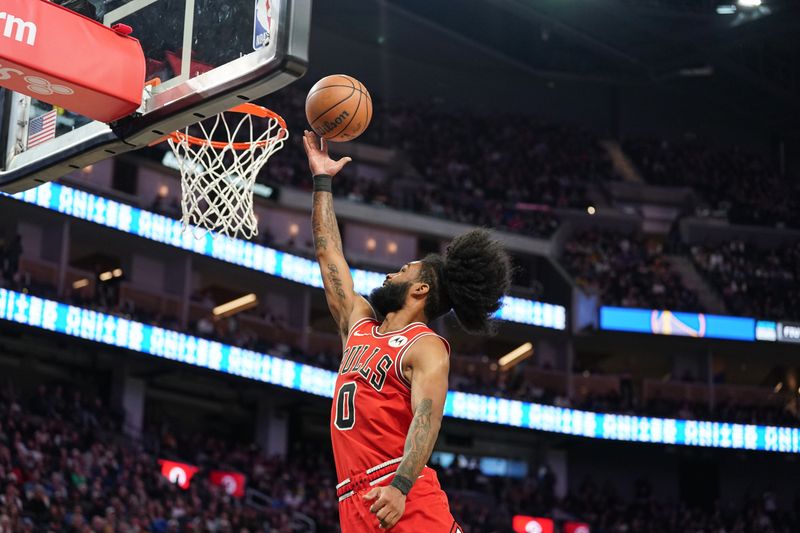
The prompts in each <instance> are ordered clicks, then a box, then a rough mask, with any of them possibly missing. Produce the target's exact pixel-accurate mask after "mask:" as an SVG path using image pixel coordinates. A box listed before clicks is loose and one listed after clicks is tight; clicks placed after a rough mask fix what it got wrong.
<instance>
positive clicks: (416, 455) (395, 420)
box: [303, 131, 510, 533]
mask: <svg viewBox="0 0 800 533" xmlns="http://www.w3.org/2000/svg"><path fill="white" fill-rule="evenodd" d="M303 144H304V146H305V150H306V154H307V155H308V163H309V167H310V169H311V174H312V175H313V179H314V193H313V211H312V225H313V232H314V246H315V249H316V255H317V260H318V261H319V265H320V269H321V271H322V279H323V282H324V285H325V296H326V297H327V300H328V307H329V308H330V311H331V313H332V314H333V318H334V319H335V320H336V323H337V325H338V329H339V333H340V334H341V336H342V341H343V345H344V354H343V356H342V363H341V366H340V367H339V374H338V376H337V379H336V388H335V391H334V399H333V405H332V407H331V440H332V443H333V454H334V459H335V462H336V474H337V476H338V479H339V483H338V485H337V487H336V489H337V496H338V497H339V516H340V522H341V526H342V531H343V533H361V532H371V531H379V530H383V529H389V528H392V531H393V532H397V533H412V532H413V533H455V532H460V531H461V529H460V528H459V526H458V524H456V521H455V520H454V519H453V516H452V515H451V514H450V509H449V505H448V502H447V496H446V495H445V494H444V492H443V491H442V489H441V487H440V486H439V482H438V480H437V477H436V472H435V471H434V470H432V469H430V468H429V467H427V466H426V465H425V463H426V462H427V461H428V458H429V457H430V455H431V452H432V451H433V446H434V444H435V443H436V438H437V436H438V434H439V428H440V427H441V423H442V413H443V410H444V401H445V396H446V395H447V377H448V371H449V356H450V348H449V346H448V344H447V341H445V340H444V339H443V338H441V337H439V336H438V335H436V334H435V333H434V332H433V331H432V330H431V329H430V328H428V326H427V325H426V324H427V323H428V322H430V321H431V320H434V319H436V318H438V317H440V316H442V315H444V314H445V313H447V312H448V311H450V310H451V309H452V310H453V311H454V312H455V315H456V317H457V318H458V320H459V322H460V323H461V325H462V326H463V327H464V328H465V329H466V330H467V331H470V332H472V333H487V332H489V331H490V330H491V326H492V323H491V321H490V317H491V316H492V314H493V313H494V312H495V311H497V309H498V308H499V306H500V298H501V297H502V296H503V295H504V294H505V293H506V292H507V291H508V287H509V283H510V282H509V276H510V266H509V264H510V263H509V258H508V254H506V252H505V251H504V250H503V248H502V246H501V245H500V244H499V243H498V242H497V241H494V240H492V239H490V238H489V234H488V232H487V231H485V230H475V231H471V232H469V233H466V234H464V235H461V236H460V237H457V238H456V239H455V240H454V241H453V242H452V243H451V244H450V246H449V247H448V248H447V252H446V253H445V255H444V256H441V255H438V254H433V255H429V256H427V257H426V258H424V259H423V260H421V261H414V262H411V263H407V264H405V265H403V267H402V268H401V269H400V270H399V271H398V272H396V273H394V274H388V275H387V276H386V280H385V281H384V283H383V286H382V287H379V288H377V289H375V290H374V291H373V292H372V294H371V295H370V300H369V302H368V301H367V300H366V299H364V298H363V297H362V296H361V295H359V294H357V293H356V292H355V291H354V290H353V280H352V278H351V276H350V268H349V267H348V266H347V262H346V261H345V258H344V255H343V254H342V240H341V237H340V235H339V228H338V225H337V222H336V216H335V215H334V212H333V196H332V194H331V188H332V181H333V180H332V178H333V177H334V176H335V175H336V174H337V173H338V172H339V171H340V170H341V169H342V167H344V166H345V165H346V164H347V163H348V162H349V161H350V158H349V157H345V158H343V159H340V160H339V161H334V160H332V159H331V158H330V157H329V156H328V149H327V145H326V143H325V141H324V140H322V143H321V145H320V141H319V140H318V139H317V137H316V136H315V135H314V134H313V133H310V132H308V131H307V132H306V133H305V137H304V139H303ZM320 146H321V147H320ZM370 303H371V304H372V305H370ZM376 312H377V313H378V316H380V317H382V321H381V320H377V319H376V315H375V313H376Z"/></svg>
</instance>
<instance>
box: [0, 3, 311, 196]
mask: <svg viewBox="0 0 800 533" xmlns="http://www.w3.org/2000/svg"><path fill="white" fill-rule="evenodd" d="M55 1H56V3H58V4H61V5H63V6H64V7H67V8H69V9H72V10H74V11H76V12H79V13H81V14H83V15H85V16H88V17H90V18H94V19H95V20H98V21H100V22H102V23H103V24H104V25H106V26H112V25H114V24H117V23H122V24H126V25H128V26H131V27H132V28H133V34H132V36H133V37H136V38H137V39H138V40H139V41H140V43H141V45H142V49H143V51H144V55H145V59H146V66H147V77H146V81H150V80H153V79H155V78H158V79H159V80H160V83H159V84H157V85H153V86H150V87H148V88H147V89H146V91H145V97H144V99H143V103H142V106H141V107H140V108H139V110H138V111H137V113H135V114H134V115H132V116H130V117H126V118H124V119H122V120H120V121H118V122H115V123H112V124H104V123H101V122H96V121H92V120H90V119H88V118H86V117H83V116H81V115H76V114H74V113H70V112H69V111H65V110H62V109H57V110H56V114H55V117H54V114H53V113H52V112H51V110H52V106H50V105H49V104H45V103H43V102H39V101H37V100H35V99H30V98H28V97H26V96H24V95H21V94H19V93H13V92H11V91H3V93H2V95H0V116H1V117H2V123H1V124H0V190H2V191H4V192H18V191H21V190H25V189H28V188H31V187H35V186H37V185H38V184H40V183H42V182H45V181H49V180H51V179H55V178H58V177H60V176H63V175H65V174H67V173H69V172H71V171H72V170H75V169H79V168H83V167H84V166H86V165H89V164H92V163H94V162H97V161H100V160H102V159H106V158H109V157H113V156H115V155H117V154H119V153H122V152H126V151H130V150H135V149H137V148H142V147H144V146H147V145H148V144H150V143H152V142H153V141H156V140H158V139H159V138H161V137H163V136H164V135H165V134H167V133H169V132H172V131H175V130H177V129H179V128H182V127H184V126H186V125H189V124H193V123H195V122H198V121H200V120H202V119H204V118H206V117H209V116H213V115H216V114H218V113H220V112H222V111H225V110H227V109H230V108H232V107H235V106H236V105H238V104H241V103H243V102H247V101H251V100H254V99H257V98H260V97H263V96H265V95H267V94H270V93H272V92H275V91H277V90H279V89H281V88H282V87H285V86H286V85H288V84H290V83H291V82H293V81H294V80H296V79H298V78H299V77H301V76H302V75H303V74H304V73H305V70H306V65H307V61H308V39H309V30H310V22H311V0H55ZM65 46H68V43H65ZM76 53H100V51H77V50H76ZM143 89H144V88H143ZM275 111H276V112H278V113H280V112H281V110H280V109H276V110H275ZM48 113H49V114H48ZM44 115H46V117H43V116H44ZM37 117H43V118H42V119H40V120H39V121H36V120H35V119H36V118H37ZM53 118H55V121H56V131H55V137H54V138H52V139H49V140H46V141H42V138H41V136H39V137H38V138H34V136H33V132H32V131H29V126H30V127H32V128H36V129H37V131H38V128H41V126H42V122H43V121H44V122H45V123H48V122H49V123H50V124H52V119H53ZM32 121H33V122H32ZM33 139H35V141H34V142H31V143H30V144H31V145H33V146H28V141H29V140H33Z"/></svg>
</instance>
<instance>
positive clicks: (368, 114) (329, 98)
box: [306, 74, 372, 142]
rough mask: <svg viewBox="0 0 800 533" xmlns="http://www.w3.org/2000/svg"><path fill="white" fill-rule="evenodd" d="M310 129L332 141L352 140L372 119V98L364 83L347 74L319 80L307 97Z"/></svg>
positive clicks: (307, 117)
mask: <svg viewBox="0 0 800 533" xmlns="http://www.w3.org/2000/svg"><path fill="white" fill-rule="evenodd" d="M306 119H307V120H308V123H309V125H310V126H311V129H312V130H314V132H315V133H316V134H317V135H319V136H320V137H324V138H325V139H327V140H329V141H333V142H345V141H352V140H353V139H355V138H356V137H358V136H359V135H361V134H362V133H364V130H366V129H367V126H369V122H370V120H372V98H370V96H369V92H368V91H367V88H366V87H364V84H363V83H361V82H360V81H358V80H357V79H355V78H353V77H352V76H347V75H345V74H334V75H332V76H326V77H324V78H322V79H321V80H319V81H318V82H317V83H316V84H314V86H313V87H312V88H311V90H310V91H308V96H307V97H306Z"/></svg>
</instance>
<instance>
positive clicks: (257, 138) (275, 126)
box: [167, 103, 289, 239]
mask: <svg viewBox="0 0 800 533" xmlns="http://www.w3.org/2000/svg"><path fill="white" fill-rule="evenodd" d="M258 119H265V120H266V128H264V130H263V131H262V132H261V134H258V132H259V131H260V130H261V128H262V127H263V125H262V124H261V123H260V122H261V121H260V120H258ZM233 124H235V127H234V126H232V125H233ZM192 128H196V129H197V130H199V131H198V132H196V133H197V135H191V134H190V133H189V130H190V129H192ZM288 137H289V130H288V129H287V128H286V122H285V121H284V120H283V118H281V117H280V115H278V114H277V113H274V112H272V111H270V110H269V109H266V108H264V107H261V106H257V105H255V104H249V103H248V104H242V105H239V106H237V107H234V108H233V109H230V110H229V111H225V112H223V113H220V114H219V115H217V116H216V118H214V119H213V125H212V126H211V127H207V126H206V125H205V124H203V123H202V122H200V123H198V124H196V125H195V126H187V127H186V128H185V129H184V130H179V131H176V132H174V133H171V134H170V135H169V136H168V137H167V141H168V142H169V145H170V147H171V148H172V151H173V153H174V154H175V157H176V158H177V159H178V163H179V165H180V167H179V168H180V171H181V210H182V216H181V222H182V223H183V229H184V231H186V228H188V227H191V228H192V233H193V235H194V236H195V237H196V238H201V237H202V236H204V235H205V234H206V233H207V232H208V231H214V232H219V233H223V234H225V235H228V236H230V237H240V238H245V239H250V238H252V237H254V236H255V235H258V221H257V220H256V216H255V212H254V211H253V187H254V185H255V181H256V176H257V175H258V173H259V171H260V170H261V169H262V168H263V167H264V165H265V164H266V162H267V160H268V159H269V157H270V156H271V155H272V154H274V153H275V152H277V151H278V150H280V149H281V148H282V147H283V143H284V142H285V141H286V139H287V138H288ZM239 139H243V140H239Z"/></svg>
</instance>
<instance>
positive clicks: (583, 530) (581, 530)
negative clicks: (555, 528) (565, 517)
mask: <svg viewBox="0 0 800 533" xmlns="http://www.w3.org/2000/svg"><path fill="white" fill-rule="evenodd" d="M564 533H591V530H590V529H589V524H584V523H583V522H566V523H565V524H564Z"/></svg>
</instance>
